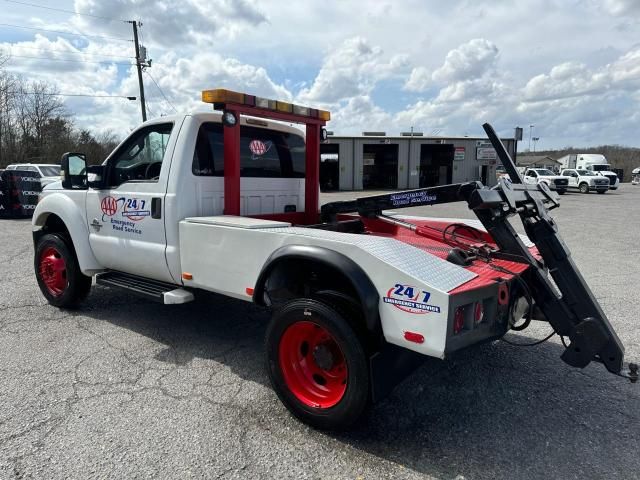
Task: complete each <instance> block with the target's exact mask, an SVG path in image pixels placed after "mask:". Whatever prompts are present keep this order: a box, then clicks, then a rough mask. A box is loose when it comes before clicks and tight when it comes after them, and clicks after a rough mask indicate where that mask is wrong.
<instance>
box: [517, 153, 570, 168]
mask: <svg viewBox="0 0 640 480" xmlns="http://www.w3.org/2000/svg"><path fill="white" fill-rule="evenodd" d="M517 163H518V166H519V167H530V166H532V165H560V163H561V162H559V161H558V160H556V159H554V158H551V157H549V156H548V155H518V158H517Z"/></svg>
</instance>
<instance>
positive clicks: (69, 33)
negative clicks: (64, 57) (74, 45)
mask: <svg viewBox="0 0 640 480" xmlns="http://www.w3.org/2000/svg"><path fill="white" fill-rule="evenodd" d="M0 27H13V28H24V29H25V30H38V31H41V32H50V33H59V34H61V35H73V36H76V37H84V38H102V39H105V40H120V41H121V42H132V41H133V40H130V39H128V38H122V37H106V36H103V35H85V34H84V33H72V32H62V31H60V30H49V29H48V28H38V27H25V26H23V25H12V24H10V23H0Z"/></svg>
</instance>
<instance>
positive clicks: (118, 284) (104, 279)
mask: <svg viewBox="0 0 640 480" xmlns="http://www.w3.org/2000/svg"><path fill="white" fill-rule="evenodd" d="M96 284H98V285H104V286H107V287H115V288H121V289H123V290H127V291H129V292H131V293H133V294H135V295H138V296H140V297H144V298H146V299H149V300H153V301H155V302H160V303H164V304H176V303H187V302H191V301H192V300H193V293H191V292H189V291H187V290H185V289H183V288H181V287H180V286H178V285H174V284H172V283H166V282H159V281H157V280H150V279H148V278H144V277H139V276H137V275H131V274H130V273H123V272H106V273H99V274H98V275H96Z"/></svg>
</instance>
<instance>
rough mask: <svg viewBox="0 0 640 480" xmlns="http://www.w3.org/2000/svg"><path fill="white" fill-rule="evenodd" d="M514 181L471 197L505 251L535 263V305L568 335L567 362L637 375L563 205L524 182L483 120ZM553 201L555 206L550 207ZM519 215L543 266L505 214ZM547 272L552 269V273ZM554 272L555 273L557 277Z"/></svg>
mask: <svg viewBox="0 0 640 480" xmlns="http://www.w3.org/2000/svg"><path fill="white" fill-rule="evenodd" d="M483 127H484V130H485V132H486V133H487V135H488V137H489V139H490V140H491V143H492V145H493V147H494V148H495V150H496V153H497V154H498V157H499V158H500V160H501V161H502V164H503V165H504V167H505V169H506V171H507V173H508V174H509V177H510V181H507V180H504V179H501V180H500V185H499V187H498V188H496V189H494V190H487V189H477V190H474V191H473V192H471V193H470V195H469V196H468V197H467V201H468V203H469V207H470V208H471V209H473V210H474V211H475V213H476V215H477V216H478V218H479V219H480V221H481V222H482V223H483V225H484V226H485V228H486V229H487V230H488V231H489V233H490V234H491V235H492V236H493V238H494V239H495V241H496V243H497V245H498V247H499V248H500V251H501V252H504V253H507V254H511V255H518V256H519V257H521V258H522V259H523V260H524V261H526V262H527V263H529V264H530V265H531V268H530V269H529V272H528V273H529V274H528V278H527V285H528V287H529V289H530V291H531V296H532V297H533V300H534V301H535V303H536V305H537V306H538V307H539V308H540V310H542V312H543V314H544V316H545V318H546V319H547V321H548V322H549V323H550V324H551V326H552V327H553V329H554V330H555V332H556V333H557V334H558V335H561V336H563V337H565V336H567V337H569V340H570V343H569V345H568V346H567V347H566V349H565V351H564V352H563V353H562V356H561V358H562V360H563V361H565V362H566V363H567V364H569V365H571V366H573V367H577V368H584V367H586V366H587V365H588V364H589V363H590V362H591V361H594V360H595V361H598V362H601V363H603V364H604V366H605V367H606V368H607V370H609V371H610V372H611V373H614V374H616V375H619V376H623V377H625V378H628V379H629V380H630V381H631V382H633V383H635V382H636V381H637V380H638V366H637V365H636V364H633V363H631V364H628V372H629V373H628V374H625V373H623V368H624V347H623V345H622V342H620V339H619V338H618V336H617V335H616V333H615V331H614V329H613V327H612V326H611V324H610V323H609V320H608V319H607V316H606V315H605V313H604V312H603V310H602V308H601V307H600V304H599V303H598V301H597V300H596V298H595V295H593V293H592V292H591V290H590V289H589V286H588V285H587V283H586V282H585V280H584V278H583V277H582V275H581V274H580V272H579V270H578V268H577V267H576V265H575V263H574V262H573V259H572V258H571V252H570V251H569V249H568V248H567V246H566V244H565V243H564V241H563V240H562V238H561V237H560V234H559V232H558V227H557V225H556V224H555V222H554V220H553V219H552V218H551V217H550V216H549V214H548V210H549V209H550V208H555V207H557V206H558V205H559V203H558V200H557V197H556V194H555V193H552V192H551V191H549V189H548V188H547V187H546V185H544V184H542V183H540V184H537V185H524V184H523V181H522V177H521V176H520V173H519V172H518V170H517V169H516V166H515V164H514V162H513V160H512V159H511V157H510V156H509V154H508V153H507V150H506V149H505V148H504V145H503V144H502V142H501V141H500V139H499V138H498V136H497V135H496V133H495V131H494V130H493V128H492V127H491V125H489V124H484V125H483ZM549 207H550V208H549ZM515 214H517V215H519V216H520V219H521V220H522V223H523V225H524V229H525V232H526V233H527V236H528V237H529V239H530V240H531V241H532V242H533V243H534V244H535V245H536V247H537V249H538V252H539V253H540V255H541V256H542V259H543V261H544V266H542V265H540V263H539V262H537V261H536V260H535V258H534V257H533V256H532V255H531V253H530V252H529V249H528V248H527V247H526V246H525V245H524V244H523V242H522V241H521V240H520V238H519V236H518V234H517V233H516V232H515V230H514V229H513V227H512V226H511V224H510V223H509V222H508V221H506V218H507V217H509V216H511V215H515ZM547 272H548V273H547ZM549 275H550V276H551V277H552V278H553V282H555V285H554V284H553V283H552V281H551V279H550V278H549Z"/></svg>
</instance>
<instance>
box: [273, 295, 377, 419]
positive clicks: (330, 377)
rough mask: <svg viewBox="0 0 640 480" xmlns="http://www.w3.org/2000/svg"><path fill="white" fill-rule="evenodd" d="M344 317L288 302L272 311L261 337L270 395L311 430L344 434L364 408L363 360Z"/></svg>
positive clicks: (328, 308)
mask: <svg viewBox="0 0 640 480" xmlns="http://www.w3.org/2000/svg"><path fill="white" fill-rule="evenodd" d="M339 312H340V313H339ZM344 315H346V314H344V313H341V310H338V309H337V308H335V307H333V306H332V305H330V304H326V303H324V302H319V301H317V300H310V299H298V300H292V301H290V302H288V303H286V304H284V305H281V306H280V308H278V309H277V310H276V311H275V312H274V314H273V318H272V320H271V322H270V323H269V327H268V328H267V332H266V336H265V348H266V360H267V369H268V372H269V378H270V380H271V384H272V385H273V388H274V390H275V391H276V393H277V394H278V397H279V398H280V400H282V403H284V405H285V406H286V407H287V408H288V409H289V410H290V411H291V413H293V414H294V415H295V416H296V417H298V418H300V419H301V420H302V421H304V422H306V423H308V424H310V425H312V426H314V427H317V428H324V429H344V428H346V427H348V426H349V425H351V424H352V423H354V422H355V421H356V420H357V419H358V418H359V417H360V416H361V415H362V414H363V412H364V411H365V409H366V407H367V405H368V403H369V363H368V358H367V356H366V354H365V350H364V347H363V345H362V342H361V337H359V336H358V334H357V333H356V331H355V330H354V329H353V327H352V326H351V324H350V319H349V318H348V317H346V316H344Z"/></svg>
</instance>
